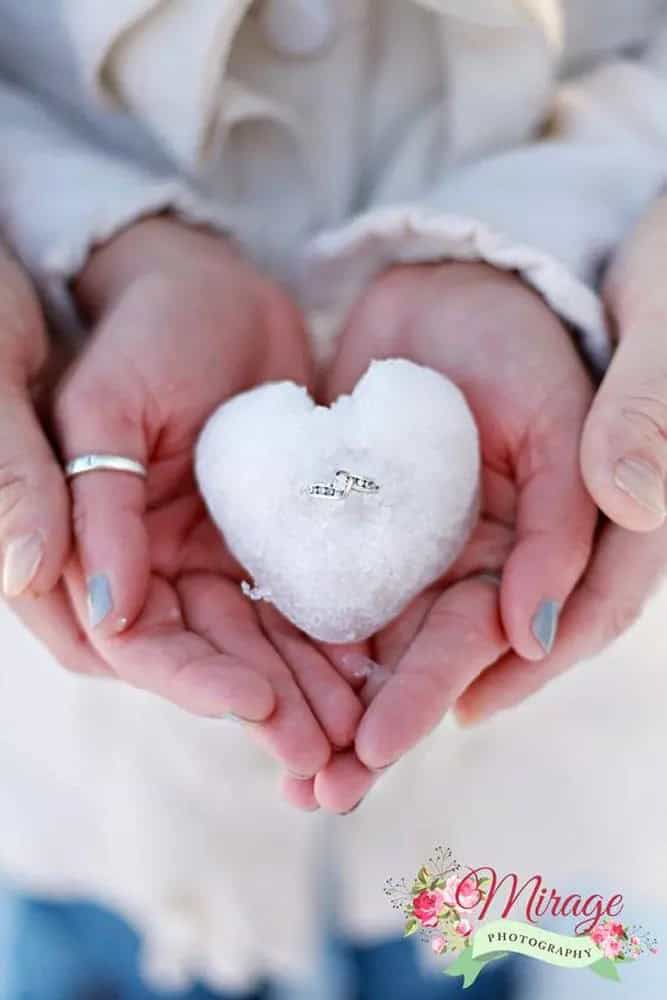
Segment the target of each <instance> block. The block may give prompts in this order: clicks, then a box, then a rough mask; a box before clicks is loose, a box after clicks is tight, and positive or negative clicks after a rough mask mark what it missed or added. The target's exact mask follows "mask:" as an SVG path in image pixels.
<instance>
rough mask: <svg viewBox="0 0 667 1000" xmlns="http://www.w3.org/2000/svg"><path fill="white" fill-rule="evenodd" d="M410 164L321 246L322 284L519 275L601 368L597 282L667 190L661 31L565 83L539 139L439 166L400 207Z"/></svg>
mask: <svg viewBox="0 0 667 1000" xmlns="http://www.w3.org/2000/svg"><path fill="white" fill-rule="evenodd" d="M413 155H414V151H413V150H412V149H411V148H410V145H409V144H407V145H406V146H405V147H404V148H403V149H402V150H401V151H400V154H399V155H398V157H397V158H396V160H395V161H394V162H393V163H391V164H389V166H388V168H387V170H386V171H385V173H384V175H383V177H382V178H381V180H380V182H379V184H378V186H377V188H376V190H375V191H374V194H373V198H372V199H371V201H372V206H371V207H370V208H369V209H368V210H367V211H366V212H364V213H363V214H361V215H360V216H358V217H357V218H356V219H354V220H353V221H351V222H350V223H349V224H347V225H345V226H343V227H340V228H339V229H337V230H336V231H334V232H329V233H327V234H324V235H323V236H322V237H321V238H320V239H319V240H318V241H316V244H315V246H314V247H313V250H314V253H315V257H316V258H317V259H318V267H317V268H316V275H317V280H318V281H319V282H321V287H325V286H327V285H329V286H335V285H336V284H340V282H343V283H344V281H345V275H349V276H350V278H351V282H352V284H354V285H355V286H357V284H358V282H359V281H360V280H361V281H362V282H363V281H367V280H368V279H369V278H370V277H372V275H373V274H374V273H375V272H376V271H377V270H379V269H380V268H383V267H386V266H387V264H389V263H392V262H394V263H395V262H415V261H436V260H446V259H463V260H484V261H487V262H488V263H490V264H493V265H495V266H497V267H501V268H507V269H511V270H516V271H518V272H519V273H520V274H521V275H522V276H523V278H524V280H526V281H527V282H528V283H529V284H530V285H532V286H533V287H534V288H535V289H536V290H538V291H539V292H540V293H541V294H542V295H543V296H544V298H545V299H546V300H547V301H548V302H549V303H550V305H551V306H552V307H553V308H554V309H555V310H556V311H557V312H558V313H559V314H560V315H561V316H562V317H563V318H564V319H565V320H566V321H568V322H569V323H571V324H572V325H573V326H574V327H575V329H576V330H577V332H578V333H579V335H580V337H581V340H582V344H583V347H584V349H585V350H586V353H587V354H588V356H589V358H591V360H592V361H593V362H594V364H595V365H596V366H597V367H603V366H604V365H605V363H606V361H607V360H608V356H609V339H608V336H607V335H606V332H605V321H604V315H603V310H602V307H601V303H600V300H599V298H598V296H597V294H596V290H597V287H598V284H599V278H600V276H601V274H602V273H603V271H604V268H605V264H606V261H607V259H608V256H609V254H610V252H611V251H612V250H613V248H614V247H615V246H616V245H617V244H618V242H619V241H620V240H622V239H623V237H624V235H625V234H626V232H628V230H629V229H630V228H631V226H632V225H633V223H634V222H635V221H636V219H637V217H638V216H639V215H640V214H641V213H642V212H643V211H644V210H645V209H646V207H647V206H648V205H649V204H650V202H651V201H652V200H653V199H654V198H655V197H656V196H657V195H658V194H659V193H660V192H661V191H662V190H664V188H665V185H666V184H667V26H666V27H665V29H664V30H663V31H662V33H661V34H660V35H659V36H658V38H657V40H656V41H655V42H654V44H653V45H652V46H651V48H650V49H649V51H648V52H647V53H646V54H645V55H644V57H643V58H642V59H638V60H632V61H630V60H613V61H608V62H606V63H605V64H604V65H601V66H599V67H597V68H596V69H595V70H593V71H592V72H588V73H586V74H584V75H581V76H579V77H577V78H574V79H570V80H568V81H567V82H565V83H562V84H561V85H560V86H559V88H558V90H557V92H556V96H555V105H554V113H553V116H552V118H551V121H550V125H549V129H548V131H547V132H546V134H545V135H544V136H542V137H541V138H540V139H539V140H538V141H533V142H530V143H528V144H523V145H521V146H519V147H516V148H514V149H511V150H508V151H505V152H500V153H497V154H495V155H491V156H488V157H484V158H480V159H477V160H475V161H474V162H470V163H468V164H466V165H462V166H458V167H456V168H454V169H445V170H443V172H442V177H441V179H440V180H439V181H438V182H436V183H435V184H434V186H433V187H432V189H431V190H430V192H428V194H427V195H426V196H425V197H423V198H418V199H415V200H414V201H409V200H408V201H406V200H401V191H402V184H403V178H404V177H405V175H406V172H409V171H410V169H411V157H412V156H413ZM355 290H356V288H355Z"/></svg>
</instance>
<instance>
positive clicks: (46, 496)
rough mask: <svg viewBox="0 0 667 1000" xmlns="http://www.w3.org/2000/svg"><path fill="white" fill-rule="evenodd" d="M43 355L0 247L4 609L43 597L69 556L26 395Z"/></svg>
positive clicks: (63, 500) (63, 517) (29, 299)
mask: <svg viewBox="0 0 667 1000" xmlns="http://www.w3.org/2000/svg"><path fill="white" fill-rule="evenodd" d="M48 353H49V346H48V340H47V336H46V329H45V325H44V320H43V317H42V313H41V310H40V307H39V303H38V301H37V299H36V297H35V295H34V293H33V291H32V289H31V287H30V285H29V283H28V280H27V278H26V277H25V275H24V274H23V272H22V271H21V269H20V268H19V266H18V264H16V262H15V261H13V260H12V259H11V258H10V257H9V255H8V254H7V253H6V251H4V249H3V248H2V247H0V555H1V563H0V570H1V575H0V580H1V583H2V592H3V594H4V596H5V597H6V598H7V599H8V600H10V601H12V602H14V601H16V599H17V598H19V597H21V596H22V595H24V594H26V593H30V594H32V595H35V596H41V595H44V594H47V593H48V592H49V591H51V590H52V589H53V587H54V586H55V585H56V583H57V581H58V579H59V578H60V575H61V573H62V569H63V566H64V563H65V560H66V557H67V552H68V548H69V540H70V529H69V521H70V519H69V500H68V494H67V489H66V487H65V482H64V479H63V475H62V472H61V469H60V466H59V464H58V462H57V461H56V458H55V456H54V454H53V452H52V450H51V447H50V445H49V442H48V441H47V439H46V437H45V435H44V434H43V432H42V429H41V426H40V423H39V420H38V417H37V414H36V412H35V406H34V403H33V398H32V395H31V390H32V388H33V387H34V385H35V383H36V382H37V380H38V378H39V376H40V374H41V372H42V369H43V367H44V365H45V362H46V360H47V355H48Z"/></svg>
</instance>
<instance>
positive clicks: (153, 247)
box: [73, 214, 236, 318]
mask: <svg viewBox="0 0 667 1000" xmlns="http://www.w3.org/2000/svg"><path fill="white" fill-rule="evenodd" d="M235 258H236V252H235V250H234V249H233V248H232V246H231V244H230V243H229V241H228V240H227V239H225V237H223V236H221V235H219V234H216V233H214V232H212V231H211V230H208V229H206V228H204V227H198V226H194V225H189V224H187V223H184V222H181V221H179V220H178V219H176V218H175V217H173V216H171V215H166V214H165V215H159V216H150V217H148V218H145V219H141V220H140V221H138V222H136V223H134V225H132V226H130V227H128V228H126V229H123V230H122V231H121V232H120V233H118V234H117V235H116V236H114V237H113V238H112V239H110V240H109V241H107V242H106V243H104V244H102V245H100V246H99V247H97V248H95V249H93V251H92V253H91V254H90V256H89V258H88V260H87V262H86V265H85V266H84V268H83V269H82V271H81V272H80V273H79V275H78V276H77V277H76V279H75V280H74V283H73V293H74V297H75V300H76V303H77V305H78V307H79V309H80V310H81V312H82V313H83V314H84V315H85V316H87V317H89V318H96V317H97V316H99V315H100V313H101V312H103V311H104V310H105V309H106V308H107V306H108V305H109V304H110V303H111V302H114V301H117V300H118V299H119V298H120V297H121V296H122V295H123V294H125V293H126V292H127V291H128V289H129V288H130V287H131V286H134V285H136V283H137V282H139V281H143V280H146V279H152V278H155V277H163V278H165V279H166V280H167V281H169V279H170V278H174V279H179V283H180V282H181V281H182V280H183V279H187V277H188V275H189V274H190V275H192V276H193V277H195V276H196V278H197V280H198V281H199V282H202V281H205V280H206V279H207V277H209V276H210V277H211V278H212V279H213V280H214V281H215V280H216V276H217V278H218V279H219V274H220V268H221V266H223V265H224V264H225V263H226V262H229V261H230V260H232V259H235Z"/></svg>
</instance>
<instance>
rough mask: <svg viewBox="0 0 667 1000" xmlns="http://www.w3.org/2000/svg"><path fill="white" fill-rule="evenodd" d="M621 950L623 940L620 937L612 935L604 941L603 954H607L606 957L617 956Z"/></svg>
mask: <svg viewBox="0 0 667 1000" xmlns="http://www.w3.org/2000/svg"><path fill="white" fill-rule="evenodd" d="M620 951H621V942H620V941H619V940H618V938H615V937H610V938H607V940H606V941H603V942H602V954H603V955H605V956H606V958H616V956H617V955H618V954H619V953H620Z"/></svg>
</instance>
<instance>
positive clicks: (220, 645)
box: [179, 574, 343, 778]
mask: <svg viewBox="0 0 667 1000" xmlns="http://www.w3.org/2000/svg"><path fill="white" fill-rule="evenodd" d="M179 594H180V596H181V600H182V604H183V611H184V615H185V620H186V622H187V624H188V625H189V627H190V628H192V629H193V630H194V631H195V632H196V633H197V634H198V635H200V636H204V637H205V638H206V639H208V641H209V642H210V643H211V645H212V646H213V647H215V648H216V649H219V650H224V651H225V652H227V653H228V654H229V655H231V656H233V657H235V659H236V660H237V661H239V662H241V663H243V664H245V665H246V666H245V669H246V672H247V673H248V675H251V674H256V675H257V676H258V678H261V679H263V680H264V683H266V684H268V685H270V688H271V690H272V692H273V696H274V711H273V712H272V714H271V717H270V718H268V721H266V722H265V724H264V725H262V726H257V727H255V729H254V730H253V735H254V736H255V737H256V738H257V740H258V741H259V742H260V743H261V744H262V745H263V746H265V747H266V749H267V750H268V751H269V752H270V753H271V754H272V755H273V756H274V757H275V758H276V759H277V760H279V761H280V762H281V763H282V764H283V765H284V766H285V767H286V768H287V769H288V770H289V771H291V772H292V773H293V775H294V776H296V777H300V778H309V777H313V775H315V774H316V773H317V772H318V771H319V770H321V768H323V767H324V766H325V765H326V763H327V761H328V759H329V756H330V753H331V747H330V744H329V741H328V739H327V738H326V736H325V734H324V732H323V731H322V729H321V727H320V725H319V724H318V722H317V720H316V719H315V717H314V715H313V713H312V711H311V709H310V707H309V705H308V704H307V702H306V701H305V699H304V697H303V694H302V693H301V691H300V690H299V687H298V685H297V684H296V682H295V680H294V678H293V677H292V675H291V673H290V671H289V670H288V668H287V666H286V664H285V662H284V660H283V659H282V657H281V656H280V654H279V653H278V652H277V651H276V649H275V648H274V647H273V645H272V644H271V642H270V641H269V640H268V639H267V638H266V636H265V635H264V633H263V632H262V630H261V628H260V625H259V621H258V619H257V614H256V609H255V606H254V605H252V604H251V603H250V602H249V601H248V600H247V599H246V598H245V597H244V596H243V594H242V593H241V590H240V588H239V587H238V585H237V584H236V583H234V582H231V581H229V580H224V579H222V578H220V577H217V576H212V575H208V574H199V575H197V574H193V575H192V576H190V577H186V578H185V579H184V580H183V581H182V582H181V583H179ZM338 680H339V681H340V683H343V682H342V681H341V680H340V678H338ZM239 714H240V713H239Z"/></svg>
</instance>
